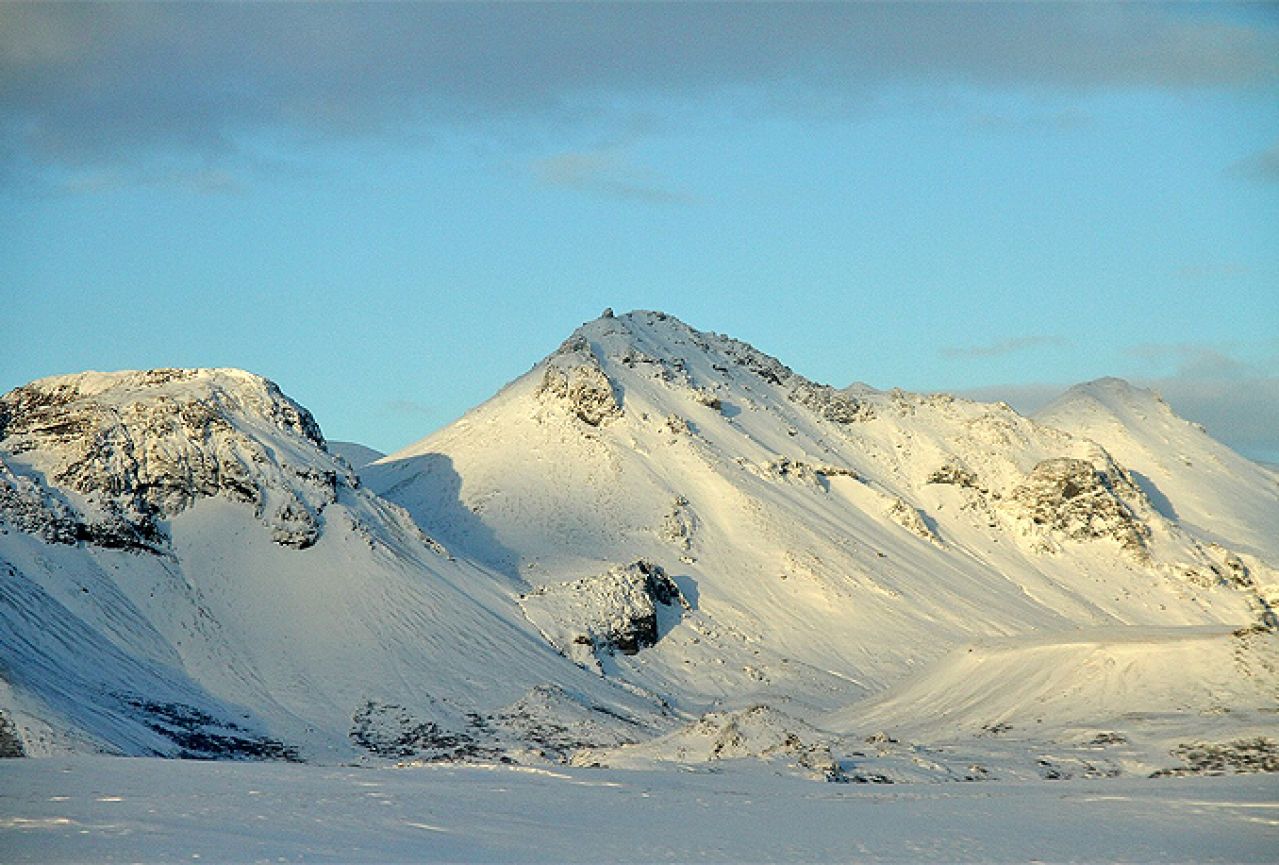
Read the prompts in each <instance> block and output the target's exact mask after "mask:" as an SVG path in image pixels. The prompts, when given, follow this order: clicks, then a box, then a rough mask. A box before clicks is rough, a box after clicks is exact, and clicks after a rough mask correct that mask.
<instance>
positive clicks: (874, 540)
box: [364, 312, 1276, 716]
mask: <svg viewBox="0 0 1279 865" xmlns="http://www.w3.org/2000/svg"><path fill="white" fill-rule="evenodd" d="M1067 414H1068V415H1069V418H1074V417H1076V413H1074V412H1068V413H1067ZM1159 420H1160V422H1164V420H1163V416H1162V415H1161V416H1160V418H1159ZM1166 423H1167V424H1170V425H1172V424H1174V423H1176V424H1180V423H1181V422H1180V421H1177V420H1176V419H1175V418H1173V417H1172V416H1171V415H1168V420H1167V421H1166ZM1066 425H1067V426H1070V427H1071V428H1070V429H1068V430H1063V429H1059V428H1056V427H1055V426H1053V425H1050V424H1048V423H1044V422H1037V421H1034V420H1031V419H1028V418H1024V417H1021V416H1019V415H1017V414H1016V413H1014V412H1013V411H1012V410H1011V409H1009V408H1008V407H1007V406H1004V405H1002V404H1000V405H989V404H982V403H975V402H969V401H965V400H960V399H956V398H953V397H950V396H947V395H944V394H937V395H919V394H911V393H904V392H901V391H890V392H879V391H875V390H873V389H870V388H865V387H857V388H850V389H848V390H846V391H836V390H833V389H831V388H829V387H825V386H822V385H818V384H815V383H813V382H811V381H809V380H807V379H805V378H803V377H802V376H799V375H797V374H795V373H794V372H792V371H791V370H790V369H788V368H787V367H785V366H784V365H782V364H781V363H780V362H778V361H777V360H775V359H773V358H771V357H768V356H767V355H764V354H762V353H760V352H758V351H756V350H754V349H752V348H751V347H750V346H747V345H745V344H743V343H741V342H738V341H735V340H732V339H729V338H727V337H724V336H719V335H716V334H712V333H705V332H700V331H697V330H694V329H692V328H690V327H688V326H687V325H685V324H683V323H682V322H680V321H678V320H676V319H674V318H672V317H669V316H667V315H663V314H661V313H655V312H635V313H630V314H627V315H622V316H617V317H614V316H612V315H611V314H607V313H606V314H605V315H604V316H603V317H601V318H599V319H597V320H595V321H592V322H589V323H587V324H585V325H583V326H582V327H581V328H580V329H579V330H578V331H577V332H576V333H574V334H573V335H572V336H571V337H570V338H569V339H568V340H567V341H566V342H565V343H564V344H563V346H562V347H561V348H560V349H559V350H558V351H557V352H555V353H554V354H553V355H551V356H550V357H548V358H546V359H545V360H543V361H542V362H540V363H539V364H537V365H536V366H535V367H534V368H533V369H532V370H531V371H530V372H529V373H528V374H526V375H525V376H523V377H522V378H520V379H518V380H516V381H515V382H513V383H511V384H510V385H508V386H507V387H506V388H505V389H503V390H502V391H501V392H500V393H499V394H497V395H496V396H495V397H494V398H492V399H491V400H490V401H488V402H487V403H485V404H484V405H482V406H480V407H478V408H476V409H475V410H473V411H471V412H470V413H468V414H467V415H466V416H465V417H463V418H462V419H461V420H459V421H458V422H456V423H455V424H453V425H452V426H450V427H448V428H445V429H443V430H441V431H439V432H437V433H434V434H433V435H431V436H428V437H427V438H425V439H423V440H422V441H420V442H418V443H416V444H414V445H412V446H410V447H408V448H405V449H403V450H401V451H399V452H397V453H394V454H391V455H390V456H388V457H386V458H384V459H382V460H380V461H379V462H377V463H374V464H373V465H372V466H369V467H368V468H367V469H366V470H365V471H364V476H365V478H366V480H367V481H368V483H369V485H370V486H371V487H373V488H374V489H376V490H377V491H378V492H379V493H381V494H382V495H384V496H385V497H387V498H389V499H390V500H392V501H394V502H396V503H398V504H400V505H402V506H404V507H405V508H406V509H407V510H408V511H409V513H411V514H412V515H413V517H414V519H416V520H417V521H418V523H419V524H420V525H422V526H424V527H429V531H430V532H431V533H432V534H433V536H435V537H438V538H439V539H440V540H441V541H442V542H443V543H444V544H445V545H446V546H448V548H449V549H450V550H453V551H454V552H455V553H457V554H459V555H465V556H468V557H471V558H474V559H476V560H478V561H480V562H483V563H484V564H485V565H486V566H488V567H490V568H492V569H494V570H497V571H500V572H502V573H504V574H505V575H506V576H507V577H508V579H509V580H510V584H511V586H512V587H513V590H514V591H520V592H530V593H533V594H535V595H536V596H537V597H541V596H542V594H543V593H546V592H556V591H559V589H558V588H557V587H560V586H564V585H569V584H572V583H573V582H574V581H577V580H581V579H583V578H587V577H589V576H591V575H596V574H601V573H604V572H606V571H608V570H609V569H610V568H612V567H614V566H617V565H621V564H626V563H630V562H635V561H637V560H645V561H648V562H651V563H653V564H655V565H658V566H660V567H661V568H662V569H664V570H665V572H666V573H667V574H669V575H670V577H671V578H672V579H673V581H674V582H675V583H676V584H677V585H678V586H679V588H680V590H681V594H682V597H683V599H684V601H686V608H683V609H681V610H680V614H679V615H678V616H670V617H668V618H667V620H666V630H664V631H663V633H661V635H660V639H658V640H657V642H656V644H655V645H654V646H653V647H652V648H649V649H645V650H642V651H640V652H638V653H637V654H634V655H627V654H620V653H615V652H612V653H611V652H593V651H591V649H593V646H590V645H588V646H586V647H585V648H582V649H580V650H579V651H577V654H576V655H575V657H576V659H577V660H578V661H579V662H581V663H583V665H585V666H596V667H598V668H599V669H600V670H601V671H602V672H604V673H605V674H607V675H609V676H612V677H618V678H624V679H625V680H627V681H629V682H633V683H636V684H638V685H640V686H642V687H644V688H646V689H648V690H650V691H652V692H654V693H659V694H662V695H663V696H665V697H667V698H668V699H670V700H672V701H673V702H674V703H675V704H676V705H677V706H678V707H680V708H682V709H685V710H688V711H692V712H701V711H706V710H711V709H731V708H734V707H737V708H741V707H746V706H750V705H753V704H756V703H770V704H774V705H778V706H783V707H785V709H786V711H787V712H790V713H792V714H796V715H801V716H804V715H808V714H810V713H811V711H812V710H831V709H836V708H839V707H846V706H849V705H850V704H851V705H853V708H852V709H851V710H850V711H853V712H855V711H856V706H855V704H856V703H857V701H858V700H859V699H860V698H862V697H864V696H867V695H870V694H875V693H878V692H880V691H881V690H882V689H885V688H886V687H888V686H889V685H891V684H893V683H895V682H898V681H900V680H901V679H902V678H903V677H905V676H907V675H908V674H911V673H912V672H914V671H918V670H920V669H922V668H923V667H924V666H925V665H928V664H930V663H931V662H933V661H938V659H942V658H943V656H945V655H946V654H947V653H948V652H950V651H952V650H954V649H956V648H960V647H963V646H966V645H968V644H970V643H972V642H974V641H980V640H988V639H990V638H1004V639H1008V640H1013V641H1016V640H1018V639H1031V640H1033V639H1038V635H1041V634H1060V633H1062V632H1070V631H1074V630H1077V629H1081V628H1082V629H1122V628H1127V627H1141V628H1160V629H1178V628H1201V627H1204V626H1219V627H1218V632H1220V633H1228V632H1229V631H1230V630H1231V629H1234V628H1239V627H1248V626H1252V625H1254V624H1256V623H1258V622H1260V621H1262V619H1263V618H1264V617H1265V616H1266V615H1267V612H1268V606H1267V600H1266V599H1264V598H1263V597H1262V595H1261V593H1260V591H1259V588H1258V587H1259V586H1264V585H1268V584H1270V582H1271V581H1272V576H1271V575H1272V574H1273V570H1272V566H1273V565H1274V564H1275V559H1274V558H1273V556H1272V555H1271V554H1270V553H1269V552H1268V548H1267V546H1266V544H1265V543H1264V541H1265V540H1266V537H1267V531H1268V530H1267V526H1268V524H1269V523H1268V521H1270V520H1273V519H1274V515H1275V513H1276V511H1275V508H1274V498H1273V495H1274V490H1273V484H1271V486H1270V487H1267V486H1265V481H1264V476H1263V475H1262V474H1260V470H1258V469H1256V468H1255V467H1254V466H1252V464H1250V463H1248V462H1247V461H1245V460H1243V459H1242V458H1239V457H1237V456H1234V455H1233V454H1229V452H1228V451H1226V449H1225V448H1223V447H1221V446H1220V445H1216V444H1215V443H1211V442H1210V441H1209V442H1208V443H1207V444H1205V443H1203V442H1201V443H1200V445H1199V447H1200V450H1198V451H1195V458H1196V459H1198V458H1199V454H1201V453H1206V452H1207V450H1206V449H1207V448H1209V447H1212V448H1216V449H1218V450H1217V451H1214V452H1215V453H1224V454H1229V457H1230V458H1231V459H1228V458H1227V457H1225V456H1222V457H1221V458H1220V459H1221V463H1222V464H1221V466H1220V467H1219V474H1218V475H1217V476H1215V477H1214V479H1213V488H1212V491H1211V493H1210V494H1205V496H1207V497H1204V498H1198V499H1194V500H1195V501H1197V502H1198V503H1199V504H1198V505H1197V506H1196V507H1198V509H1197V510H1195V509H1193V508H1192V506H1191V505H1190V504H1185V505H1179V506H1178V510H1177V513H1175V514H1174V513H1173V512H1172V511H1170V510H1169V508H1168V507H1167V503H1166V501H1165V499H1167V500H1170V501H1174V502H1176V501H1180V500H1185V501H1187V502H1189V501H1190V500H1191V499H1192V498H1194V495H1197V493H1194V492H1193V491H1194V490H1196V489H1197V488H1198V487H1197V485H1198V483H1199V481H1198V479H1197V478H1193V477H1192V478H1188V479H1184V488H1183V486H1178V485H1177V484H1173V483H1171V482H1170V481H1169V478H1170V477H1171V476H1172V475H1171V474H1168V475H1165V474H1158V473H1156V472H1155V471H1154V469H1153V468H1146V469H1144V470H1143V473H1142V474H1141V475H1135V474H1133V473H1132V472H1130V471H1129V468H1128V466H1127V465H1126V464H1125V463H1124V461H1123V460H1122V459H1116V458H1115V455H1114V454H1112V453H1111V452H1109V451H1108V450H1107V449H1105V448H1104V447H1103V443H1099V442H1098V441H1096V440H1094V439H1092V438H1089V437H1087V436H1085V435H1083V434H1075V433H1076V432H1078V433H1087V432H1088V430H1087V429H1083V428H1080V427H1077V426H1073V425H1070V424H1066ZM1134 426H1135V428H1137V427H1139V425H1138V424H1136V423H1135V421H1134ZM1182 426H1185V425H1184V424H1182ZM1160 434H1166V433H1163V432H1151V431H1148V430H1146V431H1143V433H1142V435H1147V436H1152V437H1153V436H1157V435H1160ZM1194 434H1195V435H1197V436H1200V437H1202V433H1198V432H1197V431H1196V432H1195V433H1194ZM1142 441H1146V442H1147V443H1148V444H1149V448H1150V449H1151V452H1152V453H1158V454H1160V456H1161V457H1162V456H1163V452H1162V451H1161V450H1160V449H1159V448H1158V447H1156V446H1155V443H1154V442H1155V440H1154V438H1147V439H1142ZM1184 450H1185V446H1183V445H1181V444H1175V445H1172V446H1170V448H1169V453H1168V454H1167V458H1168V460H1169V462H1168V465H1169V469H1168V471H1169V472H1171V473H1174V474H1175V466H1176V465H1180V464H1181V463H1180V462H1178V461H1177V459H1176V457H1177V454H1178V453H1181V452H1183V451H1184ZM1142 465H1143V466H1146V465H1147V464H1146V463H1145V462H1143V463H1142ZM1164 484H1166V485H1167V487H1168V489H1167V490H1163V485H1164ZM1236 490H1245V491H1248V492H1247V494H1248V495H1251V496H1254V497H1255V498H1256V499H1257V502H1258V504H1257V507H1256V509H1255V510H1252V509H1251V506H1248V507H1242V506H1241V507H1240V508H1238V509H1236V510H1233V511H1230V512H1229V514H1230V516H1229V518H1228V519H1229V520H1235V519H1236V518H1237V520H1238V522H1239V525H1234V523H1233V522H1230V524H1229V528H1228V530H1227V529H1222V530H1221V531H1220V532H1217V533H1214V532H1212V531H1211V527H1212V525H1213V508H1214V507H1215V506H1214V505H1213V504H1212V502H1213V501H1214V499H1213V498H1212V497H1219V498H1221V499H1229V498H1230V497H1231V496H1233V495H1235V494H1236ZM1161 491H1162V492H1163V494H1162V495H1161V494H1160V492H1161ZM1241 495H1242V493H1241ZM1183 510H1184V512H1185V513H1193V514H1194V526H1193V528H1187V527H1183V526H1182V525H1181V524H1180V523H1179V520H1178V517H1179V515H1181V514H1182V512H1183ZM1205 527H1206V528H1205ZM1201 530H1202V531H1201ZM1214 541H1220V543H1213V542H1214ZM1270 541H1271V542H1273V535H1272V534H1271V537H1270ZM1235 547H1238V548H1239V549H1237V550H1236V549H1235ZM1267 560H1268V561H1267ZM1271 600H1274V599H1271ZM559 627H561V629H562V628H563V624H562V623H561V624H560V625H559ZM957 675H966V673H964V672H963V671H959V673H957ZM1269 675H1270V676H1271V680H1270V681H1271V685H1272V687H1270V689H1269V691H1268V692H1266V693H1269V694H1270V695H1271V696H1273V694H1274V688H1273V681H1274V679H1273V672H1271V673H1270V674H1269ZM1249 693H1252V692H1251V691H1249Z"/></svg>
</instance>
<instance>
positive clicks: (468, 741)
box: [350, 700, 475, 759]
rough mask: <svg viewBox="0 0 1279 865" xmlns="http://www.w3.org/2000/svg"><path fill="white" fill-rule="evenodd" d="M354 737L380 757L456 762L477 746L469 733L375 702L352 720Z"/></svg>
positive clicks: (352, 717) (353, 739) (352, 737)
mask: <svg viewBox="0 0 1279 865" xmlns="http://www.w3.org/2000/svg"><path fill="white" fill-rule="evenodd" d="M350 737H351V741H352V742H354V743H355V744H356V745H359V746H360V747H361V748H363V749H365V750H366V751H368V752H369V753H370V754H374V755H376V756H378V757H418V758H428V759H456V758H459V757H460V756H462V755H463V754H464V753H465V752H467V751H468V749H469V748H470V747H471V746H473V745H474V744H475V742H474V739H473V738H472V737H471V736H469V735H467V734H466V733H461V732H456V731H452V730H445V729H442V728H441V727H440V726H439V725H438V724H436V723H435V722H434V721H422V720H419V719H417V718H414V717H413V716H412V715H410V714H409V711H408V710H407V709H406V708H404V707H403V706H397V705H394V704H391V703H379V702H376V701H373V700H369V701H368V702H366V703H365V704H364V705H363V706H361V707H360V708H359V709H357V710H356V711H355V714H354V715H352V716H351V732H350Z"/></svg>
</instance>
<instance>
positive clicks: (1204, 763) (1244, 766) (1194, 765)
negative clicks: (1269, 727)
mask: <svg viewBox="0 0 1279 865" xmlns="http://www.w3.org/2000/svg"><path fill="white" fill-rule="evenodd" d="M1172 755H1173V756H1174V757H1177V758H1178V759H1180V760H1182V761H1183V762H1184V763H1185V765H1184V766H1178V767H1176V768H1172V769H1160V770H1159V771H1158V772H1155V773H1154V774H1153V775H1151V777H1152V778H1160V777H1168V776H1177V775H1235V774H1244V773H1251V772H1279V742H1276V741H1275V740H1274V739H1269V738H1266V737H1264V736H1259V737H1258V738H1256V739H1239V740H1236V741H1233V742H1198V743H1194V744H1185V745H1179V746H1177V747H1176V748H1174V749H1173V750H1172Z"/></svg>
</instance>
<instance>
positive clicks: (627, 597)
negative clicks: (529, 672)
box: [520, 560, 688, 666]
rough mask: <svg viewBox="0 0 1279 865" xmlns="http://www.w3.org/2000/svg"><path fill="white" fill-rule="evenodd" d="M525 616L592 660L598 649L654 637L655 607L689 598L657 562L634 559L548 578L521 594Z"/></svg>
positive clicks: (569, 651) (669, 607)
mask: <svg viewBox="0 0 1279 865" xmlns="http://www.w3.org/2000/svg"><path fill="white" fill-rule="evenodd" d="M520 606H521V608H523V610H524V615H525V616H526V617H527V618H528V620H529V621H530V622H532V623H533V624H534V625H536V626H537V628H538V630H540V631H541V632H542V634H543V635H544V636H545V637H546V639H547V640H548V641H550V643H551V644H552V645H553V646H555V647H556V648H557V649H559V650H560V651H561V652H563V653H564V654H565V655H567V656H568V657H570V658H572V659H573V660H575V661H577V662H578V663H582V664H585V665H588V666H590V665H593V664H595V662H596V655H597V654H598V653H600V652H614V651H618V652H623V653H625V654H635V653H636V652H638V651H639V650H640V649H643V648H646V647H648V646H652V645H653V644H655V643H656V642H657V640H658V637H659V636H660V633H659V616H658V613H659V611H660V610H663V609H664V610H666V611H667V612H669V613H671V614H674V615H678V611H679V610H680V609H681V608H682V609H687V608H688V602H687V601H686V600H685V599H684V596H683V595H682V594H681V593H680V590H679V586H677V585H676V584H675V581H674V580H672V579H671V578H670V577H669V576H667V575H666V572H665V571H664V570H662V568H661V567H659V566H658V565H654V564H652V563H650V562H647V561H643V560H641V561H637V562H634V563H632V564H630V565H627V566H625V567H615V568H611V569H610V570H608V571H605V572H604V573H602V574H597V575H595V576H591V577H583V578H582V579H578V580H572V581H569V582H563V583H549V584H547V585H544V586H540V587H539V588H537V589H535V590H533V591H532V592H529V593H528V594H526V595H522V596H521V597H520Z"/></svg>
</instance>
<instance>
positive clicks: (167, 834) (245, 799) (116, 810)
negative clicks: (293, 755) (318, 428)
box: [0, 756, 1279, 862]
mask: <svg viewBox="0 0 1279 865" xmlns="http://www.w3.org/2000/svg"><path fill="white" fill-rule="evenodd" d="M0 790H2V791H3V792H2V793H0V850H2V851H3V858H4V859H5V860H6V861H8V862H66V861H95V862H111V861H130V862H131V861H155V862H163V861H177V860H182V861H186V862H191V861H199V862H236V861H243V862H251V861H277V860H278V861H311V862H314V861H343V862H370V861H377V862H388V861H393V862H404V861H471V862H474V861H643V862H656V861H669V860H675V861H805V862H819V861H921V860H927V861H1013V860H1017V861H1025V860H1028V859H1037V860H1046V861H1120V860H1122V861H1159V862H1171V861H1191V860H1193V861H1199V862H1210V861H1222V862H1245V861H1273V857H1274V851H1275V849H1276V841H1277V840H1279V828H1277V827H1279V777H1276V776H1275V775H1248V776H1231V777H1211V778H1205V777H1199V778H1164V779H1154V780H1129V779H1124V780H1105V781H1071V782H1056V783H1054V782H1046V781H1039V782H1029V783H1000V782H989V783H973V784H900V785H851V784H850V785H843V784H841V785H833V784H819V783H813V782H811V781H802V780H798V779H795V778H791V777H782V776H777V775H773V774H771V773H769V772H768V771H767V770H763V769H761V768H760V767H759V766H758V765H754V766H744V765H739V764H727V765H725V766H724V767H722V768H721V770H720V771H715V772H709V771H704V770H698V771H683V772H676V771H666V772H623V771H608V770H586V769H564V770H556V771H548V770H538V769H527V768H515V767H483V766H442V765H430V766H422V767H413V768H400V769H395V768H379V769H371V768H350V767H344V768H334V767H317V766H305V765H282V764H260V763H259V764H249V763H209V762H188V761H174V760H156V759H142V758H131V759H120V758H102V757H83V756H76V757H59V758H52V759H48V760H10V761H4V762H3V763H0Z"/></svg>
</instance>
